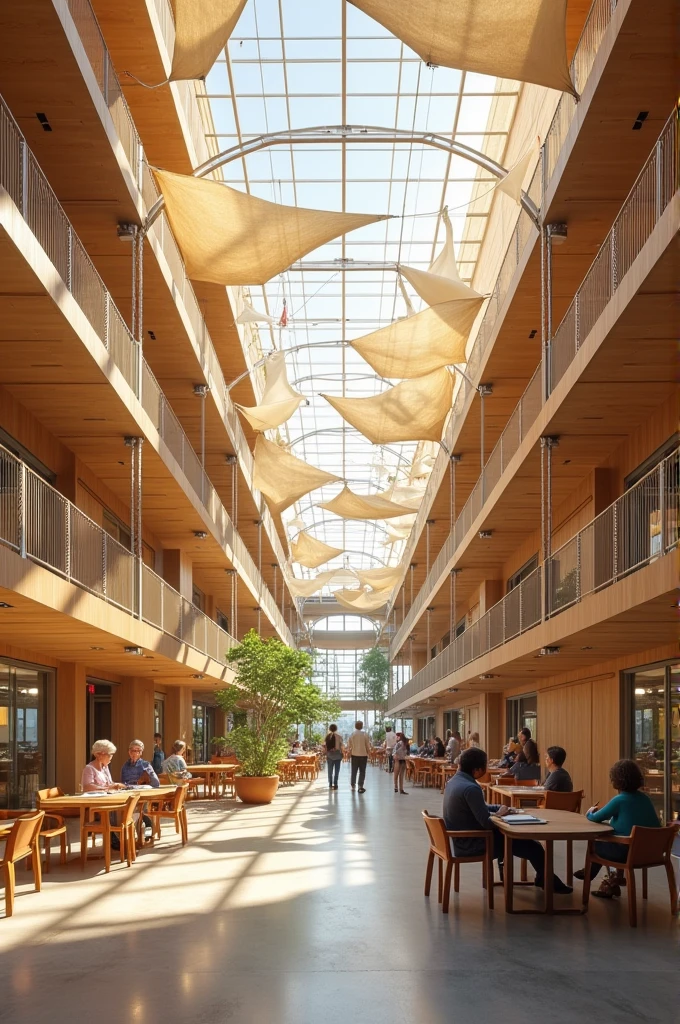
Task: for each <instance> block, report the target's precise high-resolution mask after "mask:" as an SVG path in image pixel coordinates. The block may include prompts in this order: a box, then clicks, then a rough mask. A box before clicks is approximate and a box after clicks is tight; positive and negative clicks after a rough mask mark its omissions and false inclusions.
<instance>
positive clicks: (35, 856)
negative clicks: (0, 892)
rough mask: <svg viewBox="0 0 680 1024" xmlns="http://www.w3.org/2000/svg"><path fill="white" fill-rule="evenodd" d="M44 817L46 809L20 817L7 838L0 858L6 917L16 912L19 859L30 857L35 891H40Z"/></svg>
mask: <svg viewBox="0 0 680 1024" xmlns="http://www.w3.org/2000/svg"><path fill="white" fill-rule="evenodd" d="M44 817H45V813H44V811H35V812H34V813H31V814H27V815H26V816H25V817H23V818H20V819H19V820H18V821H17V822H15V824H14V825H13V826H12V830H11V832H10V833H9V834H8V836H7V838H6V840H5V853H4V856H3V858H2V860H0V868H2V876H3V878H4V881H5V917H11V916H12V914H13V913H14V889H15V886H16V875H15V869H14V865H15V864H16V863H17V862H18V861H20V860H25V859H26V858H27V857H29V858H30V861H31V865H32V867H33V878H34V881H35V891H36V892H40V888H41V886H42V874H41V871H40V851H39V849H38V836H39V834H40V828H41V826H42V823H43V819H44ZM5 820H7V819H5Z"/></svg>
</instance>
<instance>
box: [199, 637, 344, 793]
mask: <svg viewBox="0 0 680 1024" xmlns="http://www.w3.org/2000/svg"><path fill="white" fill-rule="evenodd" d="M227 657H228V658H229V661H232V662H234V663H235V668H236V674H237V685H236V686H232V687H229V689H226V690H218V691H217V693H216V694H215V698H216V700H217V703H218V704H219V706H220V707H221V708H222V710H223V711H226V712H232V713H234V722H235V723H236V722H237V721H238V724H235V726H234V728H233V729H232V731H231V732H230V733H229V742H230V744H231V746H233V748H234V750H235V752H236V755H237V757H238V758H239V760H240V761H241V764H242V767H241V774H242V775H248V776H263V775H276V762H277V761H279V760H280V759H281V758H282V757H283V756H284V755H285V753H286V750H287V741H286V736H287V734H288V731H289V729H290V727H291V725H293V724H295V723H298V722H299V723H300V724H302V725H311V724H312V723H313V722H318V721H324V720H326V719H328V718H330V717H332V716H333V715H334V714H335V713H336V711H337V708H338V705H337V703H336V702H335V701H330V700H327V699H326V698H325V697H323V696H322V694H321V692H320V690H319V689H318V688H317V687H316V686H314V685H313V684H312V683H311V682H309V675H310V672H311V667H312V659H311V658H310V656H309V655H308V654H305V653H304V652H303V651H298V650H295V649H294V648H292V647H287V646H286V644H284V643H282V642H281V641H280V640H277V639H275V638H272V639H268V640H263V639H262V637H260V636H258V634H257V633H256V632H255V630H254V629H251V630H250V632H249V633H248V634H247V635H246V636H245V637H244V638H243V641H242V643H240V644H238V645H237V646H236V647H233V648H232V649H231V650H230V651H229V653H228V655H227ZM239 712H241V713H245V714H246V715H247V720H246V721H245V722H244V721H243V720H242V718H241V720H240V721H239V719H238V717H237V716H238V714H239Z"/></svg>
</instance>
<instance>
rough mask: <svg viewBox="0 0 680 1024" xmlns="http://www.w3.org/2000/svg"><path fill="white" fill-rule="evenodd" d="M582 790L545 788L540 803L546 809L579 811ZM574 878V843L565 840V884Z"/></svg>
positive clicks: (575, 812) (576, 812) (578, 812)
mask: <svg viewBox="0 0 680 1024" xmlns="http://www.w3.org/2000/svg"><path fill="white" fill-rule="evenodd" d="M583 796H584V794H583V790H582V789H578V790H576V791H575V792H573V793H560V792H559V791H558V790H555V789H548V790H546V793H545V796H544V797H543V802H542V803H541V804H540V806H541V807H543V808H544V809H545V810H546V811H571V813H572V814H580V813H581V803H582V801H583ZM573 880H574V843H573V840H571V839H568V840H567V885H571V884H572V882H573Z"/></svg>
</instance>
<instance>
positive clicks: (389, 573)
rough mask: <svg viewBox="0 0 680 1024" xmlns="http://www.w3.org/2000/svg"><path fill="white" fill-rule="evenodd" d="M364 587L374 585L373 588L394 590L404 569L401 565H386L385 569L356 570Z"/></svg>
mask: <svg viewBox="0 0 680 1024" xmlns="http://www.w3.org/2000/svg"><path fill="white" fill-rule="evenodd" d="M354 572H355V575H356V577H357V579H358V580H359V583H360V584H361V585H362V587H372V588H373V590H379V591H381V590H392V589H393V588H394V587H395V586H396V585H397V583H399V581H400V580H401V577H402V576H403V574H404V570H403V569H402V568H401V566H398V565H397V566H394V567H391V568H390V567H386V568H385V569H366V570H365V571H361V570H360V569H355V570H354Z"/></svg>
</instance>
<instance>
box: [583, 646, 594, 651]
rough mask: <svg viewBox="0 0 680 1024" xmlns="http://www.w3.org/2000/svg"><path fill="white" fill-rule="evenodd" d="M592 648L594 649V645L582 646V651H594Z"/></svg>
mask: <svg viewBox="0 0 680 1024" xmlns="http://www.w3.org/2000/svg"><path fill="white" fill-rule="evenodd" d="M592 649H593V648H592V647H588V646H586V647H582V648H581V650H582V651H592Z"/></svg>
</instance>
